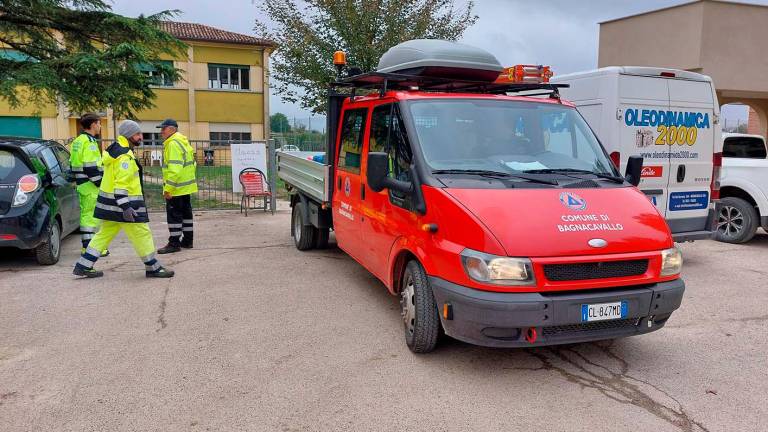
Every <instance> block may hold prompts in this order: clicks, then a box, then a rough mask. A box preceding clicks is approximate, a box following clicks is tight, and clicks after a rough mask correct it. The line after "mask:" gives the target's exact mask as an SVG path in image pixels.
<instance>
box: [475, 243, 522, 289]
mask: <svg viewBox="0 0 768 432" xmlns="http://www.w3.org/2000/svg"><path fill="white" fill-rule="evenodd" d="M461 263H462V264H463V265H464V271H466V272H467V275H468V276H469V277H470V278H471V279H472V280H475V281H478V282H484V283H492V284H498V285H535V284H536V279H535V278H534V276H533V266H532V265H531V260H529V259H528V258H510V257H501V256H496V255H490V254H486V253H482V252H478V251H474V250H472V249H464V251H462V252H461Z"/></svg>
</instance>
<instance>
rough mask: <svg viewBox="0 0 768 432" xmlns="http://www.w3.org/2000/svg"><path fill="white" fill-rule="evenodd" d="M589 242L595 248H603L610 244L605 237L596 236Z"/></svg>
mask: <svg viewBox="0 0 768 432" xmlns="http://www.w3.org/2000/svg"><path fill="white" fill-rule="evenodd" d="M587 244H588V245H590V246H592V247H593V248H602V247H606V246H608V242H607V241H605V240H603V239H599V238H594V239H592V240H590V241H588V242H587Z"/></svg>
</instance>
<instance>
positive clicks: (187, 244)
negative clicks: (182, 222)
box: [181, 242, 194, 249]
mask: <svg viewBox="0 0 768 432" xmlns="http://www.w3.org/2000/svg"><path fill="white" fill-rule="evenodd" d="M181 248H182V249H193V248H194V246H193V245H192V242H181Z"/></svg>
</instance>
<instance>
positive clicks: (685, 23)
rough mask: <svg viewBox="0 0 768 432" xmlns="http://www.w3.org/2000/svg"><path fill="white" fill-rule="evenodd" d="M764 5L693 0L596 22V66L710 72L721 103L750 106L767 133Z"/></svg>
mask: <svg viewBox="0 0 768 432" xmlns="http://www.w3.org/2000/svg"><path fill="white" fill-rule="evenodd" d="M766 42H768V7H767V6H758V5H751V4H744V3H736V2H730V1H722V0H697V1H692V2H690V3H685V4H682V5H679V6H673V7H670V8H666V9H660V10H655V11H651V12H646V13H642V14H639V15H633V16H628V17H624V18H619V19H615V20H611V21H606V22H602V23H600V51H599V56H598V65H599V67H604V66H621V65H624V66H629V65H631V66H659V67H669V68H675V69H685V70H689V71H693V72H698V73H702V74H705V75H709V76H711V77H712V79H713V81H714V83H715V87H716V89H717V95H718V99H719V102H720V104H721V105H725V104H728V103H734V102H741V103H744V104H746V105H749V106H750V107H751V108H752V109H754V110H755V112H756V114H757V119H758V123H759V130H760V134H762V135H764V136H765V135H766V134H767V133H768V56H766V55H764V51H763V49H765V48H764V47H765V44H766Z"/></svg>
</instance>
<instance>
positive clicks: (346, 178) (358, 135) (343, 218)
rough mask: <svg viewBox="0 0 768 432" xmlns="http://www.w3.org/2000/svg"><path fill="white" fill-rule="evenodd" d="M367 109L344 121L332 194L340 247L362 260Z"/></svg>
mask: <svg viewBox="0 0 768 432" xmlns="http://www.w3.org/2000/svg"><path fill="white" fill-rule="evenodd" d="M367 117H368V108H356V109H347V110H346V111H344V114H343V116H342V120H341V132H340V134H339V144H338V146H337V147H338V149H339V150H338V153H337V155H338V158H337V159H336V168H337V169H336V185H335V186H336V190H335V192H334V194H333V209H334V214H333V226H334V232H335V234H336V242H337V243H338V245H339V247H340V248H341V249H342V250H344V251H345V252H346V253H348V254H349V255H350V256H352V257H353V258H355V259H356V260H357V261H358V262H359V261H360V260H361V255H362V252H363V251H362V249H361V248H363V247H364V246H363V243H364V240H363V239H361V238H360V223H361V217H362V213H361V209H360V196H361V193H364V192H361V186H362V185H361V170H360V168H361V166H360V165H361V161H362V153H363V139H364V135H365V130H366V127H365V122H366V119H367Z"/></svg>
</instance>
